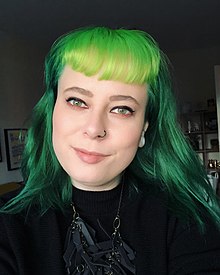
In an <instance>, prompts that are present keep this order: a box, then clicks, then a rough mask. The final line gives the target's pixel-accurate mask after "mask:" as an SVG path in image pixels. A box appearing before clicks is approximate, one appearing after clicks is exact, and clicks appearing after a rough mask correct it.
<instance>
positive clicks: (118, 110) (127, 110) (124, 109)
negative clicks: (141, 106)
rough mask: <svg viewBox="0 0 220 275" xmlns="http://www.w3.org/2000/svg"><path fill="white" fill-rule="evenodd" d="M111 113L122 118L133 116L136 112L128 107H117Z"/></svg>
mask: <svg viewBox="0 0 220 275" xmlns="http://www.w3.org/2000/svg"><path fill="white" fill-rule="evenodd" d="M111 113H114V114H119V115H122V116H131V115H132V114H133V113H134V110H133V109H131V108H130V107H128V106H117V107H114V108H113V109H112V110H111Z"/></svg>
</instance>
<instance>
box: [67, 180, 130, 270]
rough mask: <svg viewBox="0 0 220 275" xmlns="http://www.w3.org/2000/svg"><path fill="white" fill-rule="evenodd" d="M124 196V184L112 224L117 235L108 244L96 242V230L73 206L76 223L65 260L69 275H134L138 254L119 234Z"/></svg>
mask: <svg viewBox="0 0 220 275" xmlns="http://www.w3.org/2000/svg"><path fill="white" fill-rule="evenodd" d="M122 194H123V184H122V188H121V194H120V199H119V205H118V210H117V214H116V217H115V219H114V221H113V229H114V232H113V233H112V235H111V236H109V235H108V237H109V240H107V241H103V242H96V240H95V230H94V229H93V228H92V227H91V226H89V225H88V224H86V223H85V222H84V221H83V220H82V219H81V218H80V216H79V214H78V213H77V212H76V209H75V206H74V204H73V203H72V204H71V206H72V209H73V220H72V223H71V225H70V227H69V229H68V232H67V236H66V241H65V253H64V256H63V258H64V261H65V263H66V270H67V274H68V275H76V274H77V275H79V274H81V275H89V274H92V275H114V274H123V275H128V274H135V266H134V264H133V261H134V259H135V253H134V252H133V250H132V249H131V248H130V247H129V246H128V245H127V244H126V243H125V242H124V241H123V240H122V238H121V236H120V233H119V228H120V216H119V212H120V208H121V202H122ZM99 225H100V224H99ZM100 227H101V225H100ZM101 228H102V227H101ZM102 230H104V229H103V228H102ZM104 232H105V231H104ZM105 233H106V232H105ZM106 234H107V233H106Z"/></svg>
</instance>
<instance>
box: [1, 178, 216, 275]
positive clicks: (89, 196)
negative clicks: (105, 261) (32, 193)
mask: <svg viewBox="0 0 220 275" xmlns="http://www.w3.org/2000/svg"><path fill="white" fill-rule="evenodd" d="M129 191H130V190H128V186H127V185H126V182H125V190H124V192H123V199H122V206H121V208H120V217H121V226H120V233H121V236H122V238H123V240H124V241H125V242H126V243H127V244H128V245H129V246H130V247H131V248H132V249H133V250H134V251H135V252H136V260H135V265H136V269H137V274H138V275H146V274H148V275H157V274H158V275H174V274H178V275H186V274H197V275H198V274H199V275H205V274H213V275H214V274H220V233H219V231H217V230H216V228H215V227H214V226H213V224H212V223H210V222H209V221H208V220H207V230H206V233H205V234H203V235H202V234H201V233H199V231H198V227H197V226H196V225H195V224H194V223H192V224H185V223H184V222H183V221H181V220H179V218H177V217H175V215H173V214H172V213H170V211H168V209H167V206H166V199H165V198H164V197H165V196H164V195H163V193H162V192H161V193H155V194H149V193H148V191H147V189H146V190H145V191H140V192H139V193H135V192H133V194H132V195H131V196H130V195H129V194H130V192H129ZM120 192H121V186H120V185H119V186H118V187H116V188H114V189H112V190H110V191H102V192H92V191H82V190H79V189H77V188H74V187H73V202H74V205H75V208H76V210H77V212H78V213H79V215H80V217H81V218H83V219H84V220H85V222H87V223H88V224H89V225H90V226H92V227H93V228H94V229H95V230H96V232H97V235H96V237H97V240H98V241H102V240H105V239H106V238H107V237H106V234H105V233H104V230H106V231H107V233H108V234H111V233H112V232H113V220H114V218H115V216H116V213H117V209H118V205H119V198H120ZM13 196H14V194H13V193H12V194H10V195H7V196H4V197H3V198H1V199H0V204H1V205H2V204H4V203H5V201H7V200H8V199H9V198H11V197H13ZM71 220H72V210H71V206H70V207H69V208H68V209H67V210H66V212H65V214H63V213H62V212H61V211H59V210H54V209H50V210H48V211H47V212H46V213H45V214H44V215H43V216H42V217H39V216H36V215H29V218H28V220H26V218H25V217H24V216H22V215H18V214H17V215H9V214H1V215H0V274H2V275H30V274H31V275H39V274H41V275H65V265H64V260H63V254H64V240H65V236H66V233H67V228H68V226H69V225H70V223H71ZM98 220H99V222H100V224H101V227H102V228H103V229H104V230H102V228H101V227H100V226H99V223H98V222H97V221H98Z"/></svg>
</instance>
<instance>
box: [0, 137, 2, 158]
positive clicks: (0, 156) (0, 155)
mask: <svg viewBox="0 0 220 275" xmlns="http://www.w3.org/2000/svg"><path fill="white" fill-rule="evenodd" d="M0 162H2V148H1V139H0Z"/></svg>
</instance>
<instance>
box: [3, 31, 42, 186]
mask: <svg viewBox="0 0 220 275" xmlns="http://www.w3.org/2000/svg"><path fill="white" fill-rule="evenodd" d="M0 34H1V35H0V143H1V151H2V158H3V161H2V162H0V184H2V183H6V182H10V181H21V180H22V177H21V175H20V171H19V170H13V171H8V169H7V162H6V152H5V140H4V134H3V132H4V129H7V128H21V127H23V128H25V125H26V122H25V120H26V119H28V117H29V115H30V113H31V110H32V108H33V106H34V105H35V104H36V102H37V100H38V99H39V98H40V96H41V94H42V92H43V59H44V56H45V51H44V50H42V49H41V48H39V46H38V45H33V44H31V43H29V42H27V41H24V40H21V39H18V38H16V37H12V36H10V35H7V34H4V33H2V32H1V33H0Z"/></svg>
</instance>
